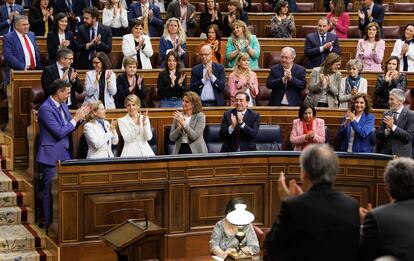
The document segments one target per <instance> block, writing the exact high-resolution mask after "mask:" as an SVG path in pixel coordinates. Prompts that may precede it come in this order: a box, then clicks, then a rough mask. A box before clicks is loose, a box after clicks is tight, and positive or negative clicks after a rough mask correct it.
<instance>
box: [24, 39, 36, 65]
mask: <svg viewBox="0 0 414 261" xmlns="http://www.w3.org/2000/svg"><path fill="white" fill-rule="evenodd" d="M23 38H24V44H25V45H26V49H27V52H28V53H29V57H30V67H29V68H30V69H31V70H34V69H35V68H36V62H35V59H34V55H33V52H32V48H30V44H29V39H27V35H26V34H25V35H23Z"/></svg>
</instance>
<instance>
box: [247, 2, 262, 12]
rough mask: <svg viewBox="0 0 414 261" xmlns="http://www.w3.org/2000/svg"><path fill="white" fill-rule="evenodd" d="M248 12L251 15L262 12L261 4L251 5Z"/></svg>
mask: <svg viewBox="0 0 414 261" xmlns="http://www.w3.org/2000/svg"><path fill="white" fill-rule="evenodd" d="M249 12H252V13H261V12H263V8H262V3H252V4H251V6H250V9H249Z"/></svg>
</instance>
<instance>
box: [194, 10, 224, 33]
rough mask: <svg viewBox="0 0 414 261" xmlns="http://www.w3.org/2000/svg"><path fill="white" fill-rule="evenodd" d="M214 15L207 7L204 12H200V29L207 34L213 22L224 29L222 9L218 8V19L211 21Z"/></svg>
mask: <svg viewBox="0 0 414 261" xmlns="http://www.w3.org/2000/svg"><path fill="white" fill-rule="evenodd" d="M211 18H212V15H211V14H210V13H209V12H208V10H207V8H206V10H205V11H204V12H201V13H200V30H201V32H202V33H205V34H207V28H208V27H209V26H210V25H211V24H216V25H217V26H218V28H219V29H220V31H222V29H223V16H222V15H221V11H220V10H218V9H217V18H218V19H217V20H214V21H213V22H212V21H211Z"/></svg>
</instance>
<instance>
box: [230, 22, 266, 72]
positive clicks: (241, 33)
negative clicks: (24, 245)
mask: <svg viewBox="0 0 414 261" xmlns="http://www.w3.org/2000/svg"><path fill="white" fill-rule="evenodd" d="M240 53H247V54H248V55H249V61H250V62H249V66H250V69H259V55H260V44H259V41H258V40H257V37H256V36H255V35H253V34H251V33H250V31H249V29H248V28H247V25H246V24H245V23H244V22H243V21H240V20H238V21H236V22H234V23H233V33H232V34H231V36H230V37H229V39H228V40H227V46H226V60H227V62H228V67H230V68H233V67H234V64H235V62H236V57H237V56H238V55H239V54H240Z"/></svg>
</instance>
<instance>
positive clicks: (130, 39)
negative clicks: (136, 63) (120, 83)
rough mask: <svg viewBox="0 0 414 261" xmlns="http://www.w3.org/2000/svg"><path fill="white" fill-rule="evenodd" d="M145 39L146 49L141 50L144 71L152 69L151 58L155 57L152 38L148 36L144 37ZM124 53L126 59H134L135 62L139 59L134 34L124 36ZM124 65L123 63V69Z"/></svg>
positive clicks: (140, 57)
mask: <svg viewBox="0 0 414 261" xmlns="http://www.w3.org/2000/svg"><path fill="white" fill-rule="evenodd" d="M142 36H143V37H144V45H145V46H144V48H143V49H140V50H139V59H140V60H141V67H142V69H152V65H151V60H150V58H151V57H152V55H153V53H154V52H153V50H152V44H151V41H150V38H149V37H148V36H147V35H142ZM122 53H123V54H124V59H125V57H132V58H134V59H135V60H136V59H137V50H136V49H135V39H134V36H133V35H132V34H126V35H124V36H122ZM123 64H124V63H123V62H122V68H124V65H123Z"/></svg>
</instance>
